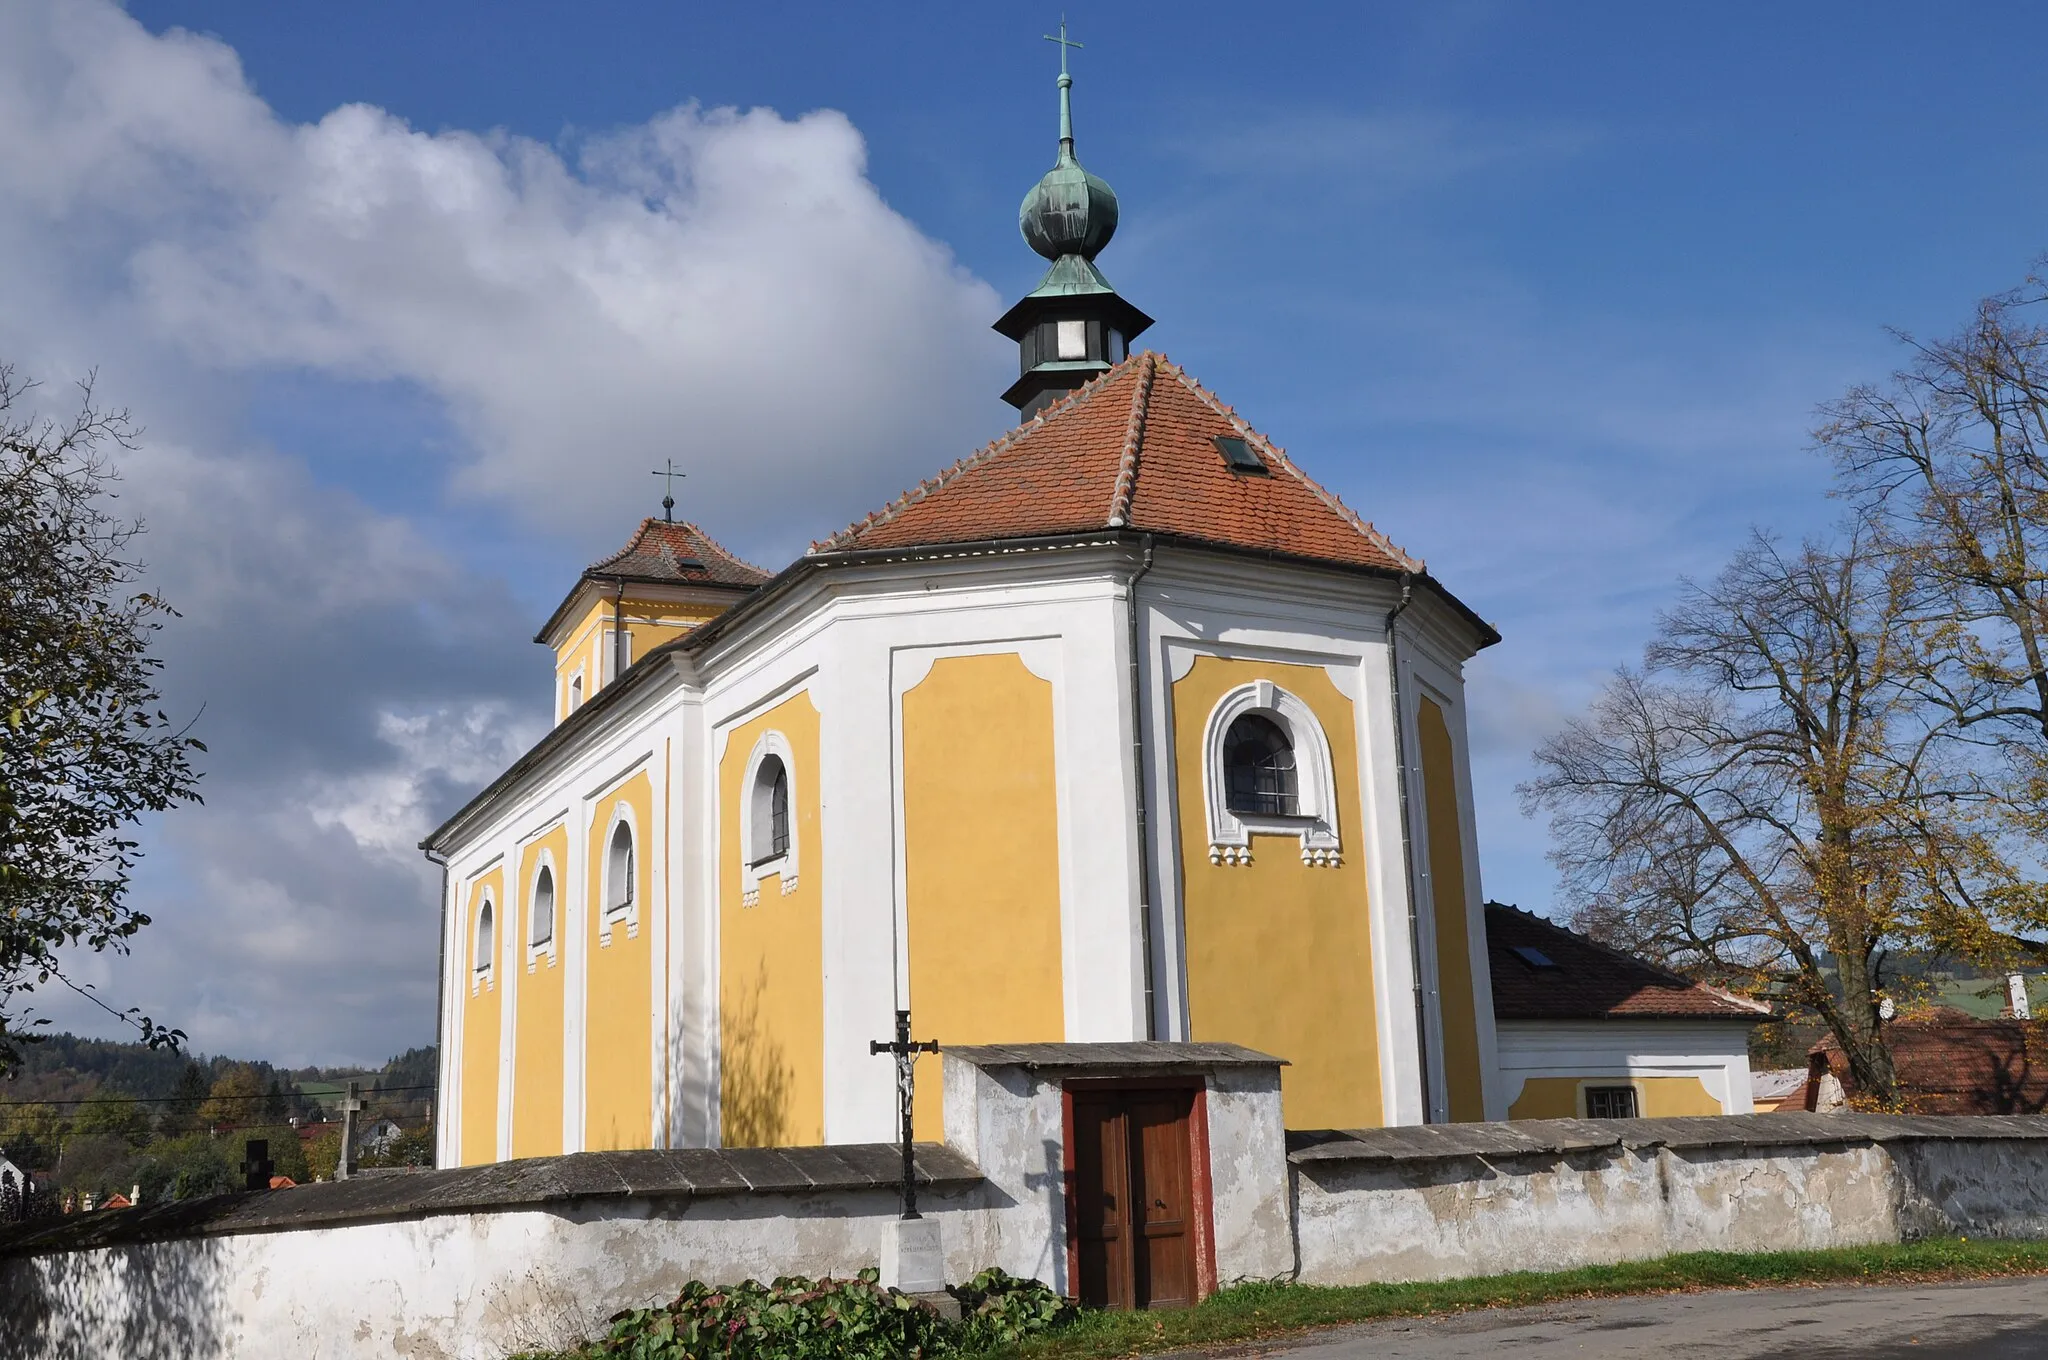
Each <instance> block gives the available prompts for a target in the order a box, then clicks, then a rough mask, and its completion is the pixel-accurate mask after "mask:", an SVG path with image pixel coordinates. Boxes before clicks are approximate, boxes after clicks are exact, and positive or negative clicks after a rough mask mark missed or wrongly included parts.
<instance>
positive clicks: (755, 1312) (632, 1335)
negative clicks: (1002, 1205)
mask: <svg viewBox="0 0 2048 1360" xmlns="http://www.w3.org/2000/svg"><path fill="white" fill-rule="evenodd" d="M947 1292H948V1293H950V1294H952V1295H953V1297H954V1298H955V1299H957V1300H958V1301H959V1303H960V1313H961V1316H960V1319H959V1320H958V1321H954V1320H952V1319H950V1318H946V1317H943V1316H941V1315H940V1313H939V1312H938V1310H937V1309H935V1308H933V1307H931V1306H930V1305H928V1304H926V1303H923V1302H920V1301H919V1300H917V1299H914V1298H912V1297H911V1296H909V1295H908V1294H903V1293H899V1292H898V1291H896V1290H893V1289H884V1288H883V1287H882V1286H881V1285H880V1284H878V1283H877V1282H876V1274H875V1272H874V1271H872V1270H863V1271H862V1272H860V1274H859V1275H857V1276H855V1277H854V1278H853V1279H851V1280H807V1279H804V1278H802V1277H800V1276H786V1277H784V1278H782V1279H779V1280H777V1281H775V1282H774V1283H773V1284H766V1285H764V1284H760V1283H757V1282H754V1281H748V1282H747V1283H745V1284H739V1285H707V1284H699V1283H697V1282H696V1281H694V1280H693V1281H691V1282H690V1283H689V1284H687V1285H685V1286H683V1292H682V1293H680V1294H678V1295H677V1296H676V1298H675V1301H674V1302H672V1303H670V1304H667V1305H666V1306H664V1307H661V1308H639V1309H634V1310H632V1311H630V1312H626V1313H621V1314H619V1315H618V1316H617V1317H615V1318H613V1319H612V1325H611V1328H610V1330H609V1331H607V1332H606V1333H605V1335H604V1337H603V1338H602V1339H600V1340H598V1341H595V1342H592V1343H591V1344H590V1345H589V1346H587V1347H585V1348H584V1349H583V1350H582V1351H581V1352H580V1353H579V1354H580V1355H581V1356H583V1357H588V1360H598V1358H599V1357H604V1360H711V1358H712V1357H717V1358H718V1360H926V1358H927V1357H938V1356H946V1355H953V1354H956V1353H959V1352H963V1351H977V1350H985V1349H988V1348H989V1347H992V1346H998V1345H1008V1344H1012V1343H1014V1342H1018V1341H1022V1340H1024V1339H1025V1338H1027V1337H1031V1336H1036V1335H1039V1334H1041V1333H1044V1332H1048V1331H1051V1330H1053V1329H1054V1328H1056V1327H1059V1326H1061V1325H1063V1324H1065V1323H1066V1322H1068V1321H1070V1320H1071V1319H1072V1318H1073V1317H1074V1316H1075V1313H1074V1309H1073V1307H1072V1306H1071V1305H1069V1304H1068V1303H1067V1302H1066V1301H1065V1300H1064V1299H1062V1298H1060V1297H1059V1295H1057V1294H1055V1293H1053V1291H1052V1290H1050V1289H1048V1288H1047V1287H1046V1286H1045V1285H1043V1284H1040V1283H1039V1282H1038V1281H1036V1280H1019V1279H1016V1278H1015V1277H1013V1276H1010V1275H1006V1274H1004V1273H1003V1272H1002V1271H1000V1270H985V1271H983V1272H982V1273H981V1274H979V1275H976V1276H975V1277H974V1278H973V1279H971V1280H969V1281H968V1282H967V1283H966V1284H963V1285H955V1286H954V1287H952V1288H951V1289H949V1290H948V1291H947Z"/></svg>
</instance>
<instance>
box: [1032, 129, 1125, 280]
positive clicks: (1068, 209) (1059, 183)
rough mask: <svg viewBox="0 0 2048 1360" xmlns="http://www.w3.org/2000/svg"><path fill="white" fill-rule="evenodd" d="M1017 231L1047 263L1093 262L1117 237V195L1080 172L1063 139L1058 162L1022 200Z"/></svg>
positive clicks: (1069, 144) (1070, 144)
mask: <svg viewBox="0 0 2048 1360" xmlns="http://www.w3.org/2000/svg"><path fill="white" fill-rule="evenodd" d="M1017 226H1018V228H1019V229H1020V230H1022V231H1023V233H1024V240H1025V241H1026V242H1027V243H1028V244H1029V245H1030V246H1031V248H1032V249H1033V250H1035V251H1037V252H1038V253H1039V254H1040V255H1043V256H1045V258H1046V259H1048V260H1057V259H1058V258H1059V257H1060V256H1062V255H1079V256H1080V257H1081V258H1082V259H1084V260H1092V259H1094V258H1095V256H1096V254H1097V252H1099V251H1100V250H1101V249H1102V248H1103V247H1104V246H1106V245H1108V244H1109V238H1110V237H1112V236H1114V235H1116V194H1115V193H1114V192H1113V191H1112V190H1111V189H1110V187H1109V186H1108V185H1107V184H1104V183H1103V182H1102V180H1101V179H1099V178H1098V177H1096V176H1094V175H1091V174H1089V173H1088V172H1087V171H1086V170H1084V169H1082V168H1081V162H1079V161H1077V160H1075V159H1074V143H1073V140H1072V139H1071V138H1067V139H1062V141H1061V142H1060V158H1059V161H1058V162H1057V163H1056V164H1055V165H1054V166H1053V168H1052V169H1050V170H1048V171H1046V172H1045V178H1043V179H1041V180H1039V181H1038V183H1037V184H1035V185H1033V186H1032V189H1031V192H1030V193H1028V194H1026V195H1024V206H1023V207H1021V208H1019V209H1018V210H1017Z"/></svg>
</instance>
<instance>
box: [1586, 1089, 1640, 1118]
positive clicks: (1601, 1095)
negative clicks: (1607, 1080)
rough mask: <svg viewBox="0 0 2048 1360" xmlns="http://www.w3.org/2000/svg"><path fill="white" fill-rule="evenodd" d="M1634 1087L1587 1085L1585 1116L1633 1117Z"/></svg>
mask: <svg viewBox="0 0 2048 1360" xmlns="http://www.w3.org/2000/svg"><path fill="white" fill-rule="evenodd" d="M1635 1117H1636V1088H1635V1087H1633V1086H1588V1087H1587V1088H1586V1118H1588V1119H1634V1118H1635Z"/></svg>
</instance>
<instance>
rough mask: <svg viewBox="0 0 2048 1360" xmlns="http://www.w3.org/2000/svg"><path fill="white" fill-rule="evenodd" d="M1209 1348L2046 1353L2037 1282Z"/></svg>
mask: <svg viewBox="0 0 2048 1360" xmlns="http://www.w3.org/2000/svg"><path fill="white" fill-rule="evenodd" d="M1216 1354H1217V1355H1239V1356H1243V1355H1276V1356H1285V1357H1286V1360H1465V1358H1466V1357H1472V1356H1488V1357H1499V1360H1567V1357H1569V1360H1636V1357H1640V1356H1648V1357H1655V1360H2048V1278H2033V1279H2021V1280H1996V1281H1989V1282H1986V1283H1978V1284H1941V1285H1917V1286H1912V1287H1909V1288H1869V1289H1754V1290H1729V1291H1716V1292H1711V1293H1703V1294H1667V1295H1657V1296H1652V1297H1647V1298H1627V1299H1606V1300H1601V1301H1599V1302H1574V1303H1560V1304H1550V1305H1546V1306H1544V1307H1540V1308H1504V1309H1497V1310H1490V1311H1486V1312H1477V1313H1463V1314H1459V1315H1457V1316H1454V1317H1444V1318H1408V1319H1402V1320H1399V1321H1388V1322H1374V1323H1367V1324H1365V1325H1363V1326H1359V1327H1346V1328H1342V1329H1339V1330H1335V1331H1327V1332H1316V1333H1311V1334H1308V1335H1306V1336H1304V1337H1301V1338H1298V1339H1294V1340H1291V1341H1288V1342H1284V1343H1278V1344H1273V1343H1269V1344H1266V1345H1262V1346H1258V1347H1248V1348H1233V1349H1231V1350H1227V1351H1219V1352H1216Z"/></svg>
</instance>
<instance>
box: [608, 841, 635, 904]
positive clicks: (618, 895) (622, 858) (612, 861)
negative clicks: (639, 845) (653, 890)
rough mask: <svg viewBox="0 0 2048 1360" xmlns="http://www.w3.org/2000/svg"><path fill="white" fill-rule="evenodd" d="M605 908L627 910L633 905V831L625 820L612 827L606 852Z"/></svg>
mask: <svg viewBox="0 0 2048 1360" xmlns="http://www.w3.org/2000/svg"><path fill="white" fill-rule="evenodd" d="M604 883H605V903H604V906H605V910H606V911H626V910H628V909H629V908H631V907H632V905H633V891H634V889H633V832H632V829H631V828H630V827H628V826H627V825H626V824H625V823H624V822H620V823H619V824H618V825H617V826H616V827H614V828H612V843H611V849H610V850H609V851H607V852H606V854H605V873H604Z"/></svg>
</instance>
